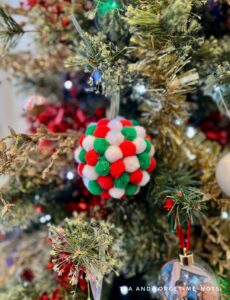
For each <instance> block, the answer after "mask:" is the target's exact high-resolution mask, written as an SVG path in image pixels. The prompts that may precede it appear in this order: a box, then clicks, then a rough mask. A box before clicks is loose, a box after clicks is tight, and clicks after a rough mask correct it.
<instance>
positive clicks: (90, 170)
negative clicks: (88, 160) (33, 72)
mask: <svg viewBox="0 0 230 300" xmlns="http://www.w3.org/2000/svg"><path fill="white" fill-rule="evenodd" d="M82 174H83V176H84V177H86V178H88V179H89V180H96V179H97V178H98V174H97V173H96V171H95V169H94V167H92V166H89V165H85V166H84V168H83V171H82Z"/></svg>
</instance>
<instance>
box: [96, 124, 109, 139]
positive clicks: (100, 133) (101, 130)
mask: <svg viewBox="0 0 230 300" xmlns="http://www.w3.org/2000/svg"><path fill="white" fill-rule="evenodd" d="M109 131H110V129H109V127H107V126H98V127H97V128H96V130H95V132H94V136H95V137H97V138H104V137H106V134H107V133H108V132H109Z"/></svg>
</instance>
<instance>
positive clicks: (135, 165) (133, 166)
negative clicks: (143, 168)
mask: <svg viewBox="0 0 230 300" xmlns="http://www.w3.org/2000/svg"><path fill="white" fill-rule="evenodd" d="M124 164H125V170H126V171H127V172H129V173H132V172H135V171H136V170H137V169H139V168H140V163H139V160H138V158H137V157H136V156H128V157H125V158H124Z"/></svg>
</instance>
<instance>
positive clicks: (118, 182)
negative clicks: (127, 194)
mask: <svg viewBox="0 0 230 300" xmlns="http://www.w3.org/2000/svg"><path fill="white" fill-rule="evenodd" d="M129 179H130V177H129V174H128V173H126V172H125V173H123V174H122V175H121V176H120V177H119V178H117V179H115V180H114V186H115V187H116V188H119V189H124V188H125V187H126V186H127V184H128V183H129Z"/></svg>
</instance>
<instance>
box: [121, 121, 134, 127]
mask: <svg viewBox="0 0 230 300" xmlns="http://www.w3.org/2000/svg"><path fill="white" fill-rule="evenodd" d="M120 122H121V124H122V125H123V127H125V126H133V124H132V122H131V121H129V120H126V119H124V120H120Z"/></svg>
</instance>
